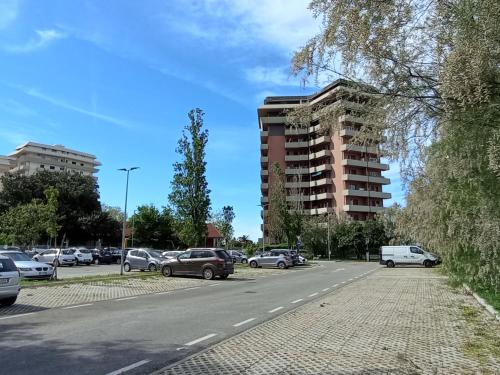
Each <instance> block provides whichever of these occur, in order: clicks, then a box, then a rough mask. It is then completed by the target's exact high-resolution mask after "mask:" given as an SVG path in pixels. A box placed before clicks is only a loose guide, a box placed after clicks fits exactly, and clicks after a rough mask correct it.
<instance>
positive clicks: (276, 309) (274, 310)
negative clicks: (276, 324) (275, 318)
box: [269, 306, 283, 314]
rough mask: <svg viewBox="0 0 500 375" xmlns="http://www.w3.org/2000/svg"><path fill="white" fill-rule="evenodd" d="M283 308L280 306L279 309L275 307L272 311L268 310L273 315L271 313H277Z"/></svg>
mask: <svg viewBox="0 0 500 375" xmlns="http://www.w3.org/2000/svg"><path fill="white" fill-rule="evenodd" d="M282 308H283V306H280V307H276V308H275V309H272V310H269V313H271V314H272V313H273V312H276V311H279V310H281V309H282Z"/></svg>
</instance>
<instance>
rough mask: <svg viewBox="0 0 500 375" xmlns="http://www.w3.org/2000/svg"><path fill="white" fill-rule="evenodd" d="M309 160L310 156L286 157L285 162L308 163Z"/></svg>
mask: <svg viewBox="0 0 500 375" xmlns="http://www.w3.org/2000/svg"><path fill="white" fill-rule="evenodd" d="M307 160H309V155H308V154H305V155H285V161H307Z"/></svg>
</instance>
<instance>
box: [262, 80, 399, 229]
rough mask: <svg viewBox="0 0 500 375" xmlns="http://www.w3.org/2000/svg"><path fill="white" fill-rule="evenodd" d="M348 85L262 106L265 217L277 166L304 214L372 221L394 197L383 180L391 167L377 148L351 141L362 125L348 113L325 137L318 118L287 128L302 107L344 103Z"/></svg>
mask: <svg viewBox="0 0 500 375" xmlns="http://www.w3.org/2000/svg"><path fill="white" fill-rule="evenodd" d="M348 86H349V82H348V81H344V80H337V81H335V82H333V83H332V84H330V85H328V86H327V87H325V88H323V89H322V90H321V91H319V92H317V93H316V94H313V95H310V96H271V97H267V98H265V100H264V104H263V105H262V106H260V107H259V108H258V116H259V127H260V140H261V145H260V149H261V158H260V165H261V192H262V198H261V203H262V205H263V207H264V214H265V215H266V213H267V208H268V202H269V196H270V188H271V186H272V185H271V183H270V179H271V178H272V166H273V165H274V164H275V163H279V165H280V166H281V168H282V169H283V170H284V172H285V178H286V182H285V188H286V192H287V194H286V195H287V197H286V199H287V201H288V202H289V204H290V205H293V202H297V201H298V200H300V202H301V204H302V207H303V212H304V213H306V214H310V215H325V214H327V213H333V212H335V213H336V214H340V213H341V212H345V213H346V214H347V215H348V216H350V217H351V218H352V219H353V220H369V219H373V217H374V215H375V213H377V212H380V211H381V210H383V206H384V205H383V200H384V199H389V198H391V194H390V193H385V192H383V191H382V187H383V185H387V184H389V183H390V180H389V179H388V178H385V177H383V176H382V171H387V170H388V169H389V165H388V164H384V163H381V162H380V153H379V147H378V145H376V144H374V145H370V146H360V145H356V144H354V143H352V137H353V136H354V135H355V133H356V132H357V131H359V129H360V127H361V126H363V121H362V120H361V119H360V118H359V117H355V115H353V114H350V113H349V112H350V111H347V112H346V113H345V114H343V115H340V117H339V118H338V121H339V125H340V127H337V128H339V130H338V131H334V132H327V133H325V132H324V131H323V130H322V129H323V125H325V124H320V123H319V120H313V121H312V122H311V123H310V124H309V126H307V127H301V128H294V129H292V128H291V127H290V126H288V125H287V124H286V112H287V111H289V110H291V109H294V108H297V107H298V106H300V105H311V106H313V107H312V108H317V107H318V106H316V105H317V104H324V105H330V104H331V105H335V102H336V101H338V100H343V101H345V100H346V97H345V95H344V94H343V93H345V92H346V89H347V90H348V89H349V87H348ZM347 100H349V99H347ZM316 117H317V116H316ZM314 118H315V116H314V114H313V119H314ZM265 236H267V230H266V232H265Z"/></svg>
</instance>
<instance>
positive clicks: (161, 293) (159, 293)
mask: <svg viewBox="0 0 500 375" xmlns="http://www.w3.org/2000/svg"><path fill="white" fill-rule="evenodd" d="M169 293H172V292H158V293H156V295H157V296H161V295H163V294H169Z"/></svg>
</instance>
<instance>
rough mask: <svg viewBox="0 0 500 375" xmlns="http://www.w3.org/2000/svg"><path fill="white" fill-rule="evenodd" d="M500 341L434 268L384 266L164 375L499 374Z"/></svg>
mask: <svg viewBox="0 0 500 375" xmlns="http://www.w3.org/2000/svg"><path fill="white" fill-rule="evenodd" d="M464 311H473V312H474V313H473V314H471V315H474V316H475V318H474V319H475V320H474V322H473V321H470V320H468V319H467V318H466V316H465V315H464ZM486 336H487V337H489V341H488V342H489V343H490V344H491V343H492V342H493V344H492V346H489V347H488V349H484V348H483V350H480V353H476V352H475V351H474V350H470V349H471V348H472V349H474V348H475V349H477V348H478V347H479V348H480V347H481V343H482V341H481V340H483V339H485V337H486ZM478 340H479V341H478ZM499 345H500V324H498V322H497V321H495V320H494V319H493V318H492V317H491V316H489V315H488V314H487V313H486V312H484V310H482V309H481V308H480V306H479V305H478V304H477V303H476V301H475V300H474V299H473V298H472V297H470V296H467V295H465V294H463V293H461V292H459V291H455V290H452V289H451V288H450V287H449V286H448V285H447V284H446V279H445V278H444V277H441V276H440V275H439V274H438V273H437V272H436V271H435V270H430V269H424V268H394V269H385V268H384V269H380V270H379V271H377V272H375V273H373V274H371V275H370V276H368V277H367V278H365V279H361V280H359V281H357V282H354V283H352V284H348V285H347V286H345V287H343V288H340V289H337V290H335V291H334V292H332V293H330V294H328V295H326V296H324V297H322V298H320V299H317V300H315V301H313V302H311V303H308V304H306V305H303V306H301V307H299V308H297V309H295V310H293V311H291V312H289V313H286V314H283V315H281V316H279V317H278V318H276V319H274V320H271V321H268V322H266V323H263V324H261V325H259V326H256V327H255V328H253V329H250V330H248V331H245V332H244V333H242V334H240V335H238V336H235V337H232V338H230V339H228V340H225V341H223V342H221V343H219V344H217V345H214V346H212V347H210V348H209V349H208V350H206V351H204V352H201V353H199V354H196V355H194V356H191V357H188V358H187V359H186V360H184V361H182V362H179V363H177V364H174V365H173V366H171V367H167V368H166V369H163V370H161V371H159V372H158V374H161V375H181V374H182V375H185V374H200V375H201V374H231V375H232V374H245V375H250V374H478V373H485V374H497V373H498V374H500V370H499V369H500V358H499V357H500V347H499Z"/></svg>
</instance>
